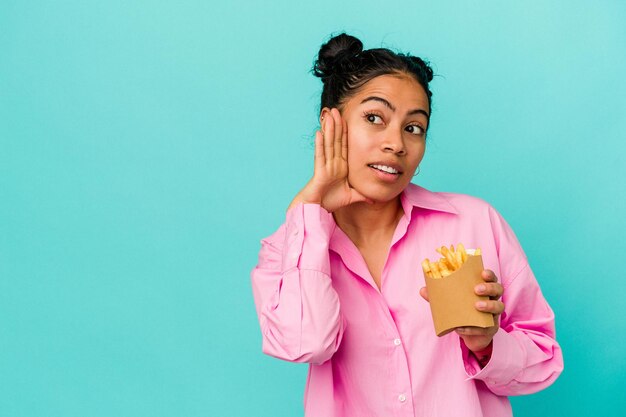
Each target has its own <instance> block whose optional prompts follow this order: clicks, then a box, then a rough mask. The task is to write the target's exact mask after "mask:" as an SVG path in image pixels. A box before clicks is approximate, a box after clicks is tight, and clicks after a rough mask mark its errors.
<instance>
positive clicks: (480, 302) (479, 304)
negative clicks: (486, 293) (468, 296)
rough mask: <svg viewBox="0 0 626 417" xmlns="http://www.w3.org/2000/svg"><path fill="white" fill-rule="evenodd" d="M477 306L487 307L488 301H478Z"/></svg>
mask: <svg viewBox="0 0 626 417" xmlns="http://www.w3.org/2000/svg"><path fill="white" fill-rule="evenodd" d="M476 307H478V308H485V307H487V302H485V301H479V302H477V303H476Z"/></svg>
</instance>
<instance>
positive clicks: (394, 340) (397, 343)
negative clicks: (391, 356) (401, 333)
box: [393, 339, 402, 346]
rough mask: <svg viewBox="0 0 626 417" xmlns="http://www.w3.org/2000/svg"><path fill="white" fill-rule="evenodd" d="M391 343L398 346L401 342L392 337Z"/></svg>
mask: <svg viewBox="0 0 626 417" xmlns="http://www.w3.org/2000/svg"><path fill="white" fill-rule="evenodd" d="M393 344H394V345H396V346H400V345H401V344H402V340H400V339H393Z"/></svg>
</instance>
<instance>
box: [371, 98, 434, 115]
mask: <svg viewBox="0 0 626 417" xmlns="http://www.w3.org/2000/svg"><path fill="white" fill-rule="evenodd" d="M368 101H379V102H381V103H383V104H384V105H385V106H386V107H388V108H389V109H390V110H391V111H393V112H395V111H396V108H395V107H394V106H393V104H391V103H390V102H389V101H387V100H385V99H384V98H382V97H377V96H369V97H366V98H364V99H363V100H362V101H361V104H363V103H366V102H368ZM413 114H423V115H424V116H426V119H430V115H429V114H428V112H426V111H425V110H422V109H414V110H410V111H409V112H407V116H411V115H413Z"/></svg>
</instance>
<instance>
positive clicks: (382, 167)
mask: <svg viewBox="0 0 626 417" xmlns="http://www.w3.org/2000/svg"><path fill="white" fill-rule="evenodd" d="M370 166H371V167H372V168H376V169H377V170H379V171H384V172H387V173H389V174H397V173H398V170H396V169H393V168H391V167H388V166H387V165H370Z"/></svg>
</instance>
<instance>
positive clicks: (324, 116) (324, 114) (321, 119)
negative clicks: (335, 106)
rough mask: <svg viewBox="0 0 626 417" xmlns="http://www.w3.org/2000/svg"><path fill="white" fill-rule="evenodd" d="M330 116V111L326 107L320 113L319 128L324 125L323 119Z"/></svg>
mask: <svg viewBox="0 0 626 417" xmlns="http://www.w3.org/2000/svg"><path fill="white" fill-rule="evenodd" d="M329 115H330V109H329V108H328V107H324V108H323V109H322V111H321V112H320V126H321V125H322V124H323V123H324V119H325V118H326V117H328V116H329Z"/></svg>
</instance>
